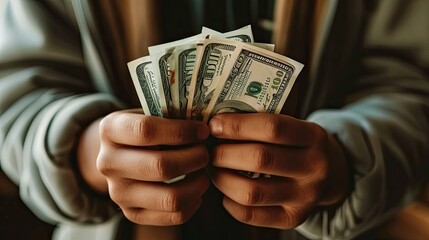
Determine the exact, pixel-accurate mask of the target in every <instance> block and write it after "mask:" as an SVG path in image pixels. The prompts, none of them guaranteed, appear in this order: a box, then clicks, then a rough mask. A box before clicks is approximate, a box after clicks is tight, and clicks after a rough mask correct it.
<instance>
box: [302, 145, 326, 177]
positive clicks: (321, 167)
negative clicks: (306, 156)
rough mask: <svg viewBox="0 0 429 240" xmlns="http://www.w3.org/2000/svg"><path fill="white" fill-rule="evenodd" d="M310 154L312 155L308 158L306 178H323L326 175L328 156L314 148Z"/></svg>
mask: <svg viewBox="0 0 429 240" xmlns="http://www.w3.org/2000/svg"><path fill="white" fill-rule="evenodd" d="M312 152H313V153H312V154H310V155H311V156H312V157H311V159H310V160H309V164H308V165H307V166H308V173H307V174H308V175H307V178H308V179H309V180H311V181H320V180H324V179H326V178H327V176H328V171H329V169H328V158H327V156H326V155H324V154H321V153H320V152H319V151H317V150H314V149H313V151H312Z"/></svg>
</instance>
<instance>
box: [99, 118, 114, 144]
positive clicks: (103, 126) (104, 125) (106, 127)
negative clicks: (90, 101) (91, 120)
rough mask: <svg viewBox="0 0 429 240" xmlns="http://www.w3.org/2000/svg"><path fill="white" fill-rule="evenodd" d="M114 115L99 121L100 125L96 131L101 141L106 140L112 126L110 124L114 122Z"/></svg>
mask: <svg viewBox="0 0 429 240" xmlns="http://www.w3.org/2000/svg"><path fill="white" fill-rule="evenodd" d="M116 115H117V113H111V114H109V115H107V116H105V117H104V118H103V119H101V121H100V124H99V125H98V131H99V134H100V137H101V139H106V138H108V137H109V132H110V130H111V128H112V125H113V124H112V122H113V121H114V119H115V116H116Z"/></svg>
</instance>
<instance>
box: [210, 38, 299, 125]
mask: <svg viewBox="0 0 429 240" xmlns="http://www.w3.org/2000/svg"><path fill="white" fill-rule="evenodd" d="M236 47H237V49H236V50H235V51H234V53H233V54H232V56H231V59H232V60H231V63H230V64H228V68H225V69H224V71H225V72H226V74H225V75H224V76H225V77H224V78H222V79H220V81H219V83H218V87H217V88H216V90H215V92H214V94H213V97H212V99H211V101H210V103H209V104H208V107H207V108H206V110H205V112H204V113H203V114H204V118H203V121H204V122H206V123H207V122H208V121H209V119H211V118H212V117H213V116H214V115H215V114H217V113H222V112H267V113H275V114H278V113H280V111H281V109H282V107H283V105H284V103H285V101H286V98H287V97H288V95H289V93H290V91H291V89H292V86H293V84H294V82H295V80H296V78H297V76H298V74H299V73H300V72H301V70H302V68H303V65H302V64H301V63H299V62H297V61H294V60H292V59H290V58H287V57H285V56H282V55H280V54H276V53H273V52H270V51H267V50H265V49H261V48H258V47H255V46H251V45H249V44H242V43H237V44H236Z"/></svg>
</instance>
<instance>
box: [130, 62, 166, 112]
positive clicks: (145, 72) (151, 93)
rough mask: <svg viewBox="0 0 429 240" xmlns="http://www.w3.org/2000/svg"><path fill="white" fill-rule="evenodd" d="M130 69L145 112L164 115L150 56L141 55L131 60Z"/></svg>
mask: <svg viewBox="0 0 429 240" xmlns="http://www.w3.org/2000/svg"><path fill="white" fill-rule="evenodd" d="M128 69H129V71H130V74H131V79H132V80H133V83H134V87H135V89H136V92H137V95H138V97H139V100H140V104H141V105H142V108H143V111H144V113H145V114H146V115H151V116H157V117H162V116H163V114H162V108H161V102H160V96H159V95H158V94H159V90H158V85H157V82H156V79H155V74H154V72H153V68H152V63H151V61H150V57H149V56H146V57H141V58H139V59H136V60H134V61H131V62H129V63H128Z"/></svg>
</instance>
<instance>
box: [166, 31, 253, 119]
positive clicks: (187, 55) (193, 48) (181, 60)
mask: <svg viewBox="0 0 429 240" xmlns="http://www.w3.org/2000/svg"><path fill="white" fill-rule="evenodd" d="M201 32H202V35H203V36H206V35H210V36H211V35H216V36H218V37H222V38H229V39H234V40H237V41H243V42H253V33H252V29H251V27H250V25H249V26H246V27H243V28H240V29H237V30H234V31H230V32H227V33H219V32H217V31H215V30H212V29H209V28H206V27H203V29H202V31H201ZM201 39H202V38H201ZM200 41H201V40H200ZM200 41H195V42H193V43H189V44H185V45H179V46H175V47H174V53H173V54H172V55H171V56H169V57H168V61H167V63H169V69H170V71H169V73H170V74H169V76H170V92H171V106H172V108H171V111H174V113H175V115H176V117H177V118H185V115H186V109H187V105H188V96H189V91H190V86H191V78H192V74H193V71H194V66H195V60H196V58H197V52H198V51H197V45H198V44H197V42H200ZM173 64H174V65H173ZM172 78H174V79H172Z"/></svg>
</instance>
